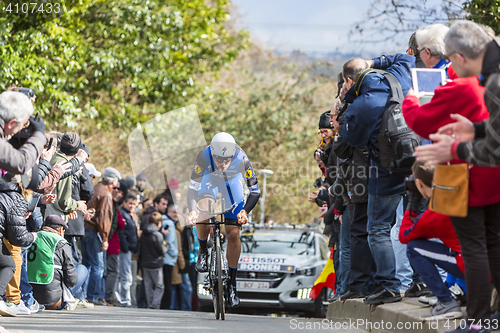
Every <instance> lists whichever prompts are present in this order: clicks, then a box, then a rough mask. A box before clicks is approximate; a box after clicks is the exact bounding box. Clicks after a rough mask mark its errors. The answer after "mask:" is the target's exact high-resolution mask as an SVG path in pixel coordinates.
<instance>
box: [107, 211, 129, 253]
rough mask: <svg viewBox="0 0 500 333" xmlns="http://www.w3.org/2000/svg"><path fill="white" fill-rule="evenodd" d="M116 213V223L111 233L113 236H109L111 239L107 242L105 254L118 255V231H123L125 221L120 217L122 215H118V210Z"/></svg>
mask: <svg viewBox="0 0 500 333" xmlns="http://www.w3.org/2000/svg"><path fill="white" fill-rule="evenodd" d="M116 212H117V213H118V215H117V221H116V224H117V226H116V230H115V232H113V235H111V238H110V239H109V241H108V245H109V246H108V251H107V252H106V254H108V255H109V254H120V238H119V237H118V230H122V229H125V220H124V219H123V217H122V214H120V210H119V209H118V210H117V211H116Z"/></svg>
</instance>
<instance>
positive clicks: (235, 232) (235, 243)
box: [226, 225, 241, 268]
mask: <svg viewBox="0 0 500 333" xmlns="http://www.w3.org/2000/svg"><path fill="white" fill-rule="evenodd" d="M226 237H227V251H226V252H227V264H228V265H229V267H231V268H238V261H239V260H240V252H241V242H240V227H239V226H236V225H226Z"/></svg>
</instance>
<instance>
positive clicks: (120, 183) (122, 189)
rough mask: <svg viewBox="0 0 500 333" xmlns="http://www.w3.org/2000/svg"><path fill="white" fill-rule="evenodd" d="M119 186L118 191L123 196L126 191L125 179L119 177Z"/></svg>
mask: <svg viewBox="0 0 500 333" xmlns="http://www.w3.org/2000/svg"><path fill="white" fill-rule="evenodd" d="M119 186H120V191H122V192H123V195H124V196H125V195H126V194H127V191H128V186H127V181H126V180H125V179H120V182H119Z"/></svg>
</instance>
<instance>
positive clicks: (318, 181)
mask: <svg viewBox="0 0 500 333" xmlns="http://www.w3.org/2000/svg"><path fill="white" fill-rule="evenodd" d="M313 186H314V187H316V188H320V187H321V186H323V179H322V178H321V177H318V178H317V179H316V180H315V181H314V183H313Z"/></svg>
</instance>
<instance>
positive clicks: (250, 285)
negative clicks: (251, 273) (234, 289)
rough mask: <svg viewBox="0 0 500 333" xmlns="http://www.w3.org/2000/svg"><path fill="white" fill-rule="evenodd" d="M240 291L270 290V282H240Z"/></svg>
mask: <svg viewBox="0 0 500 333" xmlns="http://www.w3.org/2000/svg"><path fill="white" fill-rule="evenodd" d="M238 289H240V290H241V289H253V290H256V289H257V290H269V282H256V281H238Z"/></svg>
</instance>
